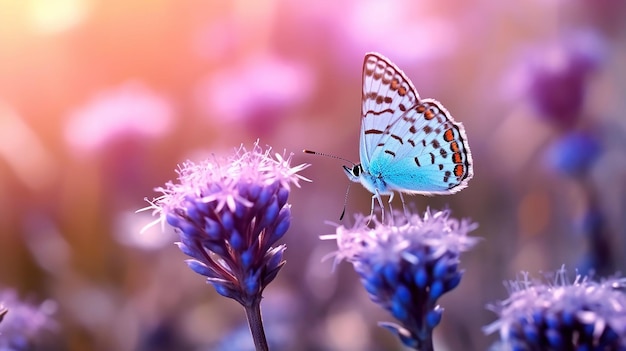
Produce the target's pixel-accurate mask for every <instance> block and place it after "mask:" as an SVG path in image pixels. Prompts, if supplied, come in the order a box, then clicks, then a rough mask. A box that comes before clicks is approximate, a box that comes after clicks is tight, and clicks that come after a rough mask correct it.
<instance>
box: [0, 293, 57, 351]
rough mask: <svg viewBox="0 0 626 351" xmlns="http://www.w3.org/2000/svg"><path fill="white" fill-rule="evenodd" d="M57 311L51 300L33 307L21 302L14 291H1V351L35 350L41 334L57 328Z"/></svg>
mask: <svg viewBox="0 0 626 351" xmlns="http://www.w3.org/2000/svg"><path fill="white" fill-rule="evenodd" d="M56 310H57V304H56V303H55V302H53V301H51V300H47V301H44V302H43V303H42V304H40V305H32V304H28V303H25V302H23V301H20V300H19V298H18V296H17V293H16V292H15V291H14V290H10V289H9V290H3V291H0V315H1V317H0V350H3V351H18V350H34V349H35V348H34V347H35V345H36V344H37V341H38V340H39V339H40V338H41V336H42V335H41V333H42V332H43V331H44V330H48V331H49V330H52V329H53V327H54V326H55V324H54V321H53V320H52V314H54V313H55V312H56Z"/></svg>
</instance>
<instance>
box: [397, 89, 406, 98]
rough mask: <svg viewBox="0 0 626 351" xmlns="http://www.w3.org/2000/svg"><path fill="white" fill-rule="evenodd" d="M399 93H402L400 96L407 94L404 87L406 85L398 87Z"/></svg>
mask: <svg viewBox="0 0 626 351" xmlns="http://www.w3.org/2000/svg"><path fill="white" fill-rule="evenodd" d="M398 94H400V96H404V95H406V89H404V87H400V88H399V89H398Z"/></svg>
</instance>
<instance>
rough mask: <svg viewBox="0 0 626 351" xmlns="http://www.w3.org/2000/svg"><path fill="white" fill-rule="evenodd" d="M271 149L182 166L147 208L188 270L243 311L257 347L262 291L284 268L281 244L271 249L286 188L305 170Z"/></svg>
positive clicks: (280, 231)
mask: <svg viewBox="0 0 626 351" xmlns="http://www.w3.org/2000/svg"><path fill="white" fill-rule="evenodd" d="M270 152H271V148H268V149H267V150H265V151H263V150H262V149H261V147H259V145H258V142H257V143H255V145H254V147H253V149H252V150H251V151H248V150H246V149H245V148H244V147H243V146H241V147H240V148H239V150H238V151H237V152H236V154H235V155H234V156H232V157H230V158H228V159H223V160H218V159H217V158H215V159H213V160H208V161H205V162H202V163H199V164H195V163H193V162H191V161H187V162H185V163H184V164H183V165H182V166H181V167H180V169H179V170H178V181H179V182H178V183H172V182H169V183H167V184H166V185H165V187H164V188H157V189H156V190H157V191H159V192H162V193H163V195H162V196H161V197H159V198H157V199H155V200H154V202H152V203H151V205H152V206H151V207H152V208H153V209H154V211H155V214H158V215H159V216H160V218H159V221H161V222H167V223H168V224H170V225H171V226H173V227H175V228H176V229H177V231H178V233H179V234H180V242H179V243H178V247H179V248H180V249H181V251H183V253H185V254H186V255H188V256H190V257H192V258H193V259H190V260H188V261H187V264H188V265H189V267H190V268H191V269H192V270H193V271H194V272H196V273H198V274H201V275H204V276H206V277H207V278H208V279H207V281H208V282H209V283H211V284H212V285H213V287H214V288H215V290H216V291H217V292H218V293H219V294H220V295H223V296H226V297H229V298H232V299H234V300H236V301H237V302H239V303H240V304H241V305H242V306H244V307H245V309H246V312H247V314H248V321H249V324H250V327H251V329H252V334H253V336H255V345H257V347H258V344H257V339H256V337H257V336H258V333H257V332H261V333H263V332H262V326H261V318H260V309H259V308H260V307H259V306H260V301H261V298H262V293H263V290H264V289H265V287H266V286H267V285H268V284H269V283H270V282H271V281H272V280H274V278H275V277H276V275H277V274H278V271H279V270H280V269H281V268H282V266H283V265H284V264H285V261H284V260H283V252H284V251H285V248H286V247H285V245H279V246H276V247H272V245H274V244H275V243H276V242H277V241H278V240H279V239H280V238H282V237H283V235H285V233H286V232H287V229H288V228H289V225H290V222H291V209H290V208H291V206H290V205H288V204H287V199H288V197H289V192H290V185H291V184H295V185H296V186H299V181H300V180H307V179H306V178H304V177H303V176H301V175H299V174H298V172H300V171H301V170H303V169H305V168H306V167H308V165H307V164H301V165H298V166H295V167H291V166H290V165H289V163H290V162H291V155H290V156H288V157H285V155H284V154H283V155H280V154H276V155H275V157H272V156H271V155H270ZM255 328H257V329H256V332H255ZM263 343H266V342H265V336H264V335H263Z"/></svg>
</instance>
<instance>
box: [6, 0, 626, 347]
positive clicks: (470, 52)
mask: <svg viewBox="0 0 626 351" xmlns="http://www.w3.org/2000/svg"><path fill="white" fill-rule="evenodd" d="M625 16H626V2H623V1H619V0H615V1H611V0H599V1H592V0H574V1H560V0H531V1H523V2H503V1H497V0H482V1H481V0H475V1H466V2H457V1H452V0H445V1H418V2H415V1H408V0H407V1H389V2H383V1H374V0H367V1H357V0H342V1H333V2H331V1H328V2H327V1H319V2H303V1H295V0H273V1H259V2H254V1H245V0H239V1H199V0H182V1H175V0H150V1H148V0H125V1H120V0H109V1H102V0H54V1H51V0H24V1H18V0H13V1H12V0H0V228H1V230H0V259H1V261H0V262H1V263H0V289H15V290H17V291H18V292H19V294H20V296H22V297H24V298H27V299H30V300H32V301H43V300H47V299H51V300H52V301H55V302H56V304H57V306H58V310H57V312H56V313H55V315H54V317H53V318H54V321H55V325H56V327H55V328H53V329H55V330H54V331H51V332H50V334H51V335H49V336H48V337H47V338H46V341H45V342H44V344H45V347H46V348H43V349H49V350H169V349H172V350H228V349H241V350H247V349H249V348H245V347H244V346H241V347H235V346H233V345H235V344H234V343H231V344H228V345H230V346H232V348H228V347H226V348H224V346H221V345H223V344H221V343H222V342H224V340H235V339H236V338H239V339H242V340H243V341H241V342H242V343H244V344H245V342H247V340H248V339H249V334H248V333H247V331H246V330H245V328H244V330H243V332H240V333H237V330H238V328H241V327H242V326H244V327H245V315H244V313H243V310H242V309H241V308H240V306H238V305H237V304H236V303H235V302H234V301H230V300H224V299H223V298H221V297H219V296H218V295H217V294H216V293H215V291H214V290H213V288H212V287H211V286H209V285H207V284H205V283H204V281H203V278H202V277H200V276H198V275H196V274H195V273H193V272H192V271H191V270H189V269H188V268H187V267H186V266H185V264H184V263H183V260H184V259H185V257H184V255H183V254H182V253H181V252H179V251H178V249H177V248H176V247H175V246H174V245H173V244H172V243H173V242H174V241H175V240H176V235H175V234H174V233H173V232H172V230H171V229H170V228H166V229H165V231H163V232H162V231H161V228H159V227H158V226H157V227H154V228H151V229H150V230H148V231H146V232H145V233H142V234H140V233H139V231H140V230H141V228H142V227H143V226H145V225H146V224H147V223H149V222H150V221H152V220H153V218H151V217H150V214H149V213H145V212H144V213H139V214H136V213H134V212H135V211H136V210H137V209H139V208H142V207H144V206H145V205H146V203H145V202H144V200H143V199H144V197H148V198H152V197H154V196H157V194H156V193H155V192H154V191H153V188H154V187H156V186H160V185H162V184H163V183H165V182H166V181H168V180H170V179H174V178H175V176H176V175H175V172H174V170H175V168H176V165H177V164H178V163H181V162H182V161H184V160H186V159H188V158H191V159H194V160H200V159H202V158H204V157H207V156H208V155H210V154H211V153H224V152H231V150H232V149H233V148H234V147H237V146H239V145H240V144H241V143H244V144H245V145H246V146H249V147H250V146H251V145H252V143H253V142H254V141H255V140H256V139H257V138H260V141H261V144H262V145H265V144H267V145H271V146H272V147H274V148H275V149H276V150H277V151H282V150H283V149H286V150H287V151H288V152H293V153H295V156H294V164H299V163H303V162H306V163H311V164H312V167H310V168H309V169H307V170H305V171H304V173H303V174H304V175H305V176H307V177H308V178H311V179H312V180H313V183H310V184H309V183H305V184H304V185H303V187H302V188H301V189H295V190H294V191H293V192H292V194H291V198H290V203H291V204H292V205H293V207H292V210H293V216H294V218H293V222H292V228H291V229H290V232H289V233H288V234H287V236H286V238H285V240H284V242H285V243H286V244H287V246H288V248H287V252H286V259H287V265H286V267H285V268H284V269H283V271H282V272H281V273H280V275H279V276H278V278H277V279H276V280H275V282H274V283H272V284H271V285H270V287H269V288H268V289H267V290H266V292H265V296H266V299H265V300H264V304H263V309H264V315H265V319H266V329H267V332H268V334H269V335H270V336H269V338H270V340H271V339H272V336H271V335H273V333H274V334H276V336H275V337H276V338H277V339H280V340H282V341H281V342H283V344H280V345H282V346H280V347H276V348H275V349H276V350H280V349H283V350H381V349H385V350H400V349H401V347H400V346H399V343H398V342H397V341H396V340H395V338H394V337H393V336H392V335H390V334H388V333H387V332H386V331H384V330H382V329H381V328H378V327H377V326H376V322H377V321H385V320H392V317H391V316H388V315H387V314H386V313H385V312H384V311H380V310H379V309H378V307H377V306H375V305H374V304H373V303H371V302H369V301H368V299H367V295H366V293H365V291H364V290H363V289H362V287H361V285H360V283H359V282H358V279H357V277H356V274H355V273H354V272H353V271H352V269H351V267H350V266H349V265H348V264H346V263H344V264H341V265H340V266H339V267H338V269H337V270H336V271H335V272H332V271H331V268H332V264H331V262H330V261H324V262H322V261H321V258H322V257H324V256H325V255H327V254H328V253H330V252H332V251H333V250H335V249H336V246H335V245H334V243H332V242H322V241H320V240H319V239H318V236H319V235H323V234H328V233H330V232H332V231H333V227H332V226H330V225H328V224H325V221H334V222H337V221H338V217H339V215H340V213H341V211H342V208H343V202H344V194H345V190H346V187H347V185H348V180H347V179H346V177H345V175H344V174H343V171H342V170H341V167H340V166H341V164H342V163H341V162H339V161H336V160H332V159H328V158H323V157H316V156H311V155H304V154H302V153H301V150H302V149H304V148H307V149H313V150H316V151H319V152H325V153H331V154H333V155H337V156H341V157H345V158H348V159H351V160H353V161H354V162H358V138H359V135H358V131H359V122H360V116H359V111H360V105H359V104H360V102H359V101H360V100H359V99H360V95H361V87H360V83H361V82H360V80H361V68H362V60H363V56H364V54H365V53H366V52H368V51H378V52H381V53H382V54H383V55H385V56H387V57H389V58H390V59H391V60H393V61H394V62H395V63H396V64H397V65H398V66H399V67H400V68H401V69H403V70H404V71H405V73H406V74H407V75H408V76H409V77H410V78H411V79H412V80H413V82H414V84H415V86H416V87H417V89H418V91H419V92H420V95H421V96H422V97H433V98H436V99H437V100H439V101H441V102H442V103H443V104H445V106H446V107H447V108H448V110H450V112H451V114H452V115H453V116H454V117H455V119H456V120H457V121H460V122H463V124H464V125H465V128H466V131H467V135H468V139H469V143H470V147H471V150H472V153H473V157H474V162H475V177H474V179H473V180H472V181H471V182H470V185H469V188H468V189H466V190H463V191H462V192H460V193H458V194H456V195H454V196H445V197H443V196H440V197H431V198H427V197H411V198H410V200H411V202H413V203H414V204H415V206H416V207H417V208H419V209H421V210H423V209H425V208H426V206H431V207H433V208H436V209H439V208H443V207H445V206H449V207H450V208H452V210H453V215H454V216H456V217H470V218H472V219H473V220H474V221H476V222H478V223H479V225H480V228H479V229H478V230H477V231H476V232H475V233H474V235H476V236H480V237H482V238H484V240H483V241H482V242H481V243H480V244H479V245H478V247H477V248H476V249H475V250H473V251H471V252H469V253H467V254H465V256H464V257H463V261H462V267H463V268H464V269H465V270H466V273H465V276H464V279H463V281H462V283H461V285H460V286H459V287H458V288H457V289H456V290H454V291H452V292H451V293H449V294H448V296H445V297H444V298H443V299H442V301H441V303H442V305H443V307H445V309H446V311H445V313H444V317H443V322H442V325H441V326H440V327H439V328H438V329H437V334H436V338H437V339H436V341H435V344H436V348H437V349H440V350H444V349H449V350H460V349H468V350H483V349H486V348H487V347H488V345H489V344H490V343H491V342H493V340H494V336H485V335H483V334H482V332H481V330H480V326H482V325H485V324H488V323H489V322H491V321H492V320H493V319H494V318H495V315H494V314H492V313H491V312H489V311H487V310H486V309H485V308H484V306H485V305H486V304H487V303H490V302H493V301H495V300H498V299H504V298H505V297H506V296H507V294H506V291H505V289H504V288H503V286H502V284H501V282H502V280H504V279H512V278H514V277H515V274H516V272H518V271H519V270H528V271H530V272H533V273H536V272H539V271H552V270H555V269H557V268H558V267H559V266H560V265H561V264H566V266H567V267H568V268H570V269H572V270H573V269H574V268H576V267H579V268H581V269H583V268H584V269H593V268H595V270H596V271H597V272H599V273H602V274H605V273H607V272H615V271H624V267H625V264H626V260H625V259H624V258H623V257H624V245H625V244H626V240H624V235H625V234H626V230H624V228H626V226H625V224H626V223H625V221H626V220H625V218H626V216H624V215H625V214H626V197H625V192H626V191H625V190H626V157H625V156H624V154H625V153H624V151H626V143H625V141H624V140H626V138H625V136H626V117H625V116H624V111H626V85H625V84H624V82H626V22H624V20H623V19H624V18H626V17H625ZM571 48H574V49H571ZM576 50H579V51H580V52H583V54H581V55H584V57H585V59H586V60H587V61H585V62H589V65H592V66H593V69H590V68H588V67H587V66H585V67H582V68H581V67H578V66H576V67H578V68H577V69H578V70H579V71H580V70H588V71H589V75H588V76H585V79H584V83H581V84H584V94H583V95H582V97H581V98H580V100H578V99H577V100H576V101H572V104H578V103H580V106H579V107H578V105H576V106H575V107H576V110H575V112H576V114H575V117H571V118H570V117H568V118H569V119H567V121H565V122H563V118H561V119H559V118H560V117H558V116H557V117H555V116H544V114H545V113H543V112H545V111H544V110H542V109H541V108H539V109H538V108H537V107H536V106H535V105H533V103H534V102H535V103H536V99H535V100H533V96H537V94H538V93H537V92H536V91H533V90H532V89H537V86H533V85H532V81H536V79H535V75H537V74H542V73H541V72H544V71H541V70H537V69H535V70H533V69H534V68H535V67H536V65H544V66H541V67H548V68H547V69H548V72H552V71H550V70H551V69H553V70H555V71H557V72H560V71H559V70H560V69H562V68H563V62H564V60H566V59H567V57H569V56H567V55H578V54H579V51H576ZM564 57H565V59H564ZM529 62H530V64H529ZM536 62H540V63H538V64H537V63H536ZM533 63H534V64H535V66H533ZM579 71H576V70H574V73H573V74H577V73H578V72H579ZM538 72H539V73H538ZM585 72H587V71H585ZM544 73H545V72H544ZM550 77H551V76H550ZM533 79H535V80H533ZM529 82H531V83H529ZM576 82H578V81H576ZM572 84H575V83H572ZM545 86H547V85H541V87H545ZM541 87H540V88H541ZM559 89H560V88H551V89H550V92H558V91H561V90H559ZM539 93H540V94H542V95H540V96H547V95H546V94H544V93H542V90H540V89H539ZM533 94H535V95H533ZM550 96H552V95H550ZM566 98H567V96H566ZM565 101H569V100H567V99H566V100H565ZM567 105H568V106H569V105H570V104H569V103H567ZM568 116H569V115H568ZM564 118H565V117H564ZM572 131H583V132H585V133H590V134H592V135H593V137H594V138H595V139H594V140H597V142H598V144H599V145H600V146H601V147H600V150H601V151H600V152H599V153H598V154H597V155H595V154H594V155H593V160H592V161H593V162H590V164H589V165H586V166H585V168H584V174H582V175H581V174H580V173H577V174H576V175H571V174H564V173H563V172H559V165H560V164H559V163H558V162H556V166H555V165H554V163H555V162H554V161H551V160H553V158H552V159H551V158H550V157H549V156H546V155H548V154H549V152H548V151H547V150H550V145H552V144H553V143H554V142H556V141H558V140H560V138H561V137H562V136H564V135H569V133H570V132H572ZM558 155H560V154H558ZM558 155H557V157H559V156H558ZM576 156H578V155H577V154H575V155H573V156H572V157H576ZM564 157H565V156H564ZM568 157H569V156H568ZM567 160H569V159H567ZM551 162H552V163H551ZM565 173H567V172H565ZM396 206H399V203H398V204H396ZM369 207H370V194H368V193H367V191H366V190H364V189H363V188H361V187H360V186H354V187H352V189H351V191H350V195H349V201H348V205H347V213H348V215H347V218H346V219H345V220H344V221H347V222H348V223H350V220H351V216H352V214H353V213H355V212H364V213H369ZM590 214H591V215H593V216H595V217H593V216H592V217H593V218H592V219H589V216H590ZM598 221H599V222H598ZM598 223H600V224H598ZM598 228H600V229H598ZM598 241H600V242H601V243H600V244H602V245H600V246H602V248H603V249H598V247H597V246H598V245H596V244H597V243H598ZM602 250H604V251H602ZM607 250H608V251H607ZM589 257H591V259H590V258H589ZM598 257H604V258H605V259H607V261H608V263H607V262H604V263H602V264H601V265H599V263H597V259H598ZM594 259H595V260H596V261H594ZM589 262H591V263H589ZM281 333H282V334H281ZM468 345H469V346H468ZM437 346H439V347H437ZM468 347H469V348H468Z"/></svg>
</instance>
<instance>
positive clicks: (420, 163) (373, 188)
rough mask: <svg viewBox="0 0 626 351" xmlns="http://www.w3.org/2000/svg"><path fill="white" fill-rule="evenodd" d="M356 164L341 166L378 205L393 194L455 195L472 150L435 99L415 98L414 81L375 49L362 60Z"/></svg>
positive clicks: (466, 176)
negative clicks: (359, 132)
mask: <svg viewBox="0 0 626 351" xmlns="http://www.w3.org/2000/svg"><path fill="white" fill-rule="evenodd" d="M359 156H360V161H361V163H359V164H356V165H354V166H353V167H352V168H349V167H347V166H343V168H344V171H345V172H346V175H347V176H348V178H349V179H350V180H351V181H353V182H357V183H361V184H362V185H363V186H364V187H365V188H366V189H367V190H369V191H370V192H371V193H373V194H374V195H373V196H372V214H373V212H374V199H376V200H377V201H378V204H379V205H380V207H381V209H382V211H383V212H382V216H383V217H382V218H383V220H384V207H383V201H382V196H383V195H385V196H386V195H388V196H389V207H390V210H391V201H392V200H393V196H394V193H395V192H398V193H399V194H400V199H401V200H402V206H403V207H404V198H403V197H402V194H403V193H406V194H422V195H434V194H440V195H446V194H454V193H456V192H458V191H459V190H461V189H464V188H465V187H467V183H468V182H469V180H470V179H471V178H472V177H473V175H474V171H473V163H472V154H471V152H470V148H469V145H468V143H467V136H466V135H465V129H464V128H463V125H462V124H461V123H459V122H455V121H454V119H453V118H452V116H451V115H450V113H449V112H448V110H446V108H445V107H443V105H442V104H441V103H440V102H439V101H437V100H434V99H422V98H420V96H419V94H418V93H417V90H416V89H415V87H414V86H413V83H411V81H410V80H409V78H407V76H406V75H405V74H404V72H402V71H401V70H400V69H399V68H398V67H397V66H396V65H394V64H393V63H392V62H391V61H390V60H389V59H387V58H386V57H384V56H383V55H381V54H379V53H374V52H372V53H368V54H366V55H365V59H364V62H363V95H362V100H361V134H360V141H359Z"/></svg>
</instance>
